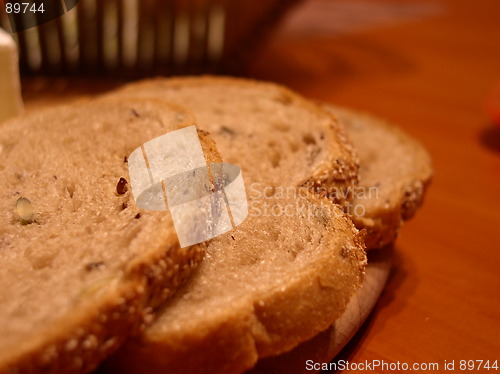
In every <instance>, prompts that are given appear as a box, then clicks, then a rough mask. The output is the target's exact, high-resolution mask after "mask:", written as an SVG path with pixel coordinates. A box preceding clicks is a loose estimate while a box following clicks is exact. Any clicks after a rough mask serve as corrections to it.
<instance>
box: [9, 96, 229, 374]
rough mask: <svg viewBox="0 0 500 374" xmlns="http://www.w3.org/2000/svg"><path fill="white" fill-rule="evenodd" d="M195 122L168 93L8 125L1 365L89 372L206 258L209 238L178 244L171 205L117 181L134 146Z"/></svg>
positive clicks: (211, 154) (212, 153) (211, 156)
mask: <svg viewBox="0 0 500 374" xmlns="http://www.w3.org/2000/svg"><path fill="white" fill-rule="evenodd" d="M193 123H194V120H193V118H192V117H191V116H190V114H189V113H187V112H185V111H184V110H183V109H181V108H178V107H175V106H172V105H169V104H166V103H164V102H162V101H158V100H157V101H154V100H147V101H146V100H143V99H138V98H119V99H115V98H106V99H98V100H93V101H90V102H88V103H80V104H77V105H75V106H65V107H58V108H55V109H50V110H46V111H41V112H37V113H34V114H31V115H26V116H23V117H20V118H18V119H15V120H11V121H9V122H7V123H5V124H3V125H2V131H1V132H0V191H1V197H0V284H1V285H2V288H1V290H0V372H2V373H40V372H44V373H61V372H64V373H66V372H67V373H70V372H88V371H90V370H91V369H93V368H94V367H95V366H97V364H98V363H99V362H100V361H101V360H102V359H103V358H105V357H106V356H108V355H109V354H110V353H111V352H113V351H114V350H115V349H116V348H117V347H118V346H119V345H120V344H121V343H122V342H123V341H124V339H125V338H126V337H127V336H128V335H130V334H132V333H135V332H137V331H138V330H139V328H140V325H141V324H143V322H144V319H146V320H147V319H148V318H150V317H151V315H150V314H149V310H150V308H151V307H155V306H157V305H158V304H159V303H161V302H163V301H164V300H165V299H166V298H167V297H168V296H169V295H170V294H171V293H172V292H173V290H174V289H175V288H176V287H177V286H178V285H179V284H180V283H181V282H182V280H183V279H184V278H186V277H187V276H188V275H189V274H190V272H191V271H192V269H193V268H194V267H195V265H196V264H197V263H199V261H200V260H201V258H202V255H203V253H204V246H203V245H197V246H193V247H188V248H182V249H181V248H179V244H178V241H177V238H176V235H175V231H174V228H173V223H172V220H171V218H170V217H169V215H168V214H166V213H165V212H154V211H142V210H139V209H138V208H137V207H136V206H135V204H134V203H133V198H132V195H131V189H130V185H127V184H126V183H125V182H123V180H122V181H121V182H120V183H119V181H120V180H121V179H122V178H124V179H125V180H129V176H128V169H127V163H126V162H127V158H126V157H127V156H128V155H129V154H130V153H131V152H132V151H133V150H134V149H136V148H137V147H139V146H141V145H142V144H143V143H144V142H146V141H148V140H151V139H153V138H155V137H158V136H160V135H163V134H165V133H167V132H169V131H172V130H175V129H178V128H182V127H185V126H190V125H192V124H193ZM199 135H200V138H201V142H202V144H203V148H204V151H205V152H206V153H205V157H206V159H207V161H209V162H220V156H219V154H218V153H217V151H216V149H215V145H214V143H213V141H212V140H211V139H210V138H209V137H208V135H207V134H206V133H199ZM127 187H128V188H127Z"/></svg>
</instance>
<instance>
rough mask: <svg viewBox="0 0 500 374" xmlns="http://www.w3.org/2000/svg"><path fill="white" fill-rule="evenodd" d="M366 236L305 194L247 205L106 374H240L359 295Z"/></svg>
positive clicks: (309, 333)
mask: <svg viewBox="0 0 500 374" xmlns="http://www.w3.org/2000/svg"><path fill="white" fill-rule="evenodd" d="M365 264H366V257H365V253H364V250H363V235H362V234H361V233H359V232H358V231H357V230H356V229H355V228H354V226H353V225H352V222H351V221H350V220H349V218H348V217H347V216H346V215H345V214H344V213H343V212H342V210H341V209H340V207H338V206H336V205H334V204H332V203H331V201H330V200H328V199H326V198H324V197H321V196H317V195H312V194H311V193H310V192H308V191H307V190H306V189H301V190H298V193H297V195H295V196H287V197H285V196H283V197H280V198H278V197H272V198H265V197H260V198H254V199H251V201H250V214H249V216H248V218H247V219H246V220H245V221H244V222H243V223H242V224H241V225H240V226H238V227H237V228H236V229H235V230H233V231H231V232H229V233H227V234H224V235H222V236H219V237H217V238H214V239H212V240H211V241H210V242H209V245H208V249H207V254H206V257H205V259H204V261H203V262H202V264H201V265H200V267H199V268H198V269H197V270H196V271H195V273H194V275H193V277H192V278H190V280H189V282H188V283H187V284H186V285H185V286H184V287H183V288H181V289H180V290H179V291H178V292H177V293H176V295H175V296H174V298H173V299H171V300H170V301H168V302H167V303H166V305H164V307H163V308H162V309H161V310H160V312H159V315H158V317H157V319H156V320H155V321H154V322H153V324H152V325H151V326H150V327H149V328H147V329H146V330H145V331H144V333H143V334H142V335H141V336H139V337H138V338H134V339H129V340H128V341H127V342H126V343H125V345H124V346H123V347H122V348H121V349H120V350H119V351H118V352H117V354H116V355H114V356H113V357H111V358H110V361H109V362H108V364H107V368H106V369H107V372H124V373H218V374H221V373H238V372H242V371H244V370H246V369H249V368H251V367H252V366H253V365H254V364H255V363H256V362H257V359H258V358H260V357H267V356H272V355H277V354H280V353H282V352H284V351H287V350H289V349H291V348H293V347H294V346H296V345H297V344H299V343H300V342H302V341H305V340H307V339H309V338H311V337H313V336H314V335H316V334H317V333H319V332H320V331H322V330H324V329H325V328H327V327H328V326H329V325H331V324H332V323H333V321H335V319H337V318H338V317H339V316H340V315H341V314H342V312H343V311H344V309H345V307H346V305H347V303H348V301H349V299H350V297H351V296H352V295H353V294H354V292H355V291H356V290H357V289H358V288H359V286H360V284H361V282H362V278H363V272H364V266H365Z"/></svg>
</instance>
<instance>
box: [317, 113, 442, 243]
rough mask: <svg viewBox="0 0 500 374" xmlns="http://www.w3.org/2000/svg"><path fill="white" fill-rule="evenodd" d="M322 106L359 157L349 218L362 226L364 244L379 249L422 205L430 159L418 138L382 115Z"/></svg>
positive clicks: (430, 173) (429, 169) (430, 170)
mask: <svg viewBox="0 0 500 374" xmlns="http://www.w3.org/2000/svg"><path fill="white" fill-rule="evenodd" d="M325 107H326V108H327V109H328V110H330V111H331V112H332V113H333V114H335V115H336V116H338V118H339V120H340V122H341V123H342V124H343V125H344V126H345V128H346V130H347V133H348V136H349V138H350V140H351V141H352V143H353V145H354V147H355V149H356V150H357V152H358V155H359V158H360V169H359V179H360V185H359V186H358V187H357V188H355V191H357V192H356V193H355V194H354V196H353V200H352V202H351V204H352V205H351V212H350V213H351V214H352V219H353V221H354V223H355V224H356V226H357V227H358V228H359V229H363V228H364V229H366V230H367V237H366V247H367V249H371V248H382V247H383V246H386V245H388V244H390V243H392V242H394V241H395V240H396V237H397V235H398V232H399V229H400V228H401V226H402V225H403V223H404V221H406V220H408V219H410V218H411V217H413V215H414V214H415V212H416V211H417V209H418V208H419V207H420V205H421V204H422V201H423V198H424V194H425V191H426V189H427V187H428V186H429V184H430V181H431V178H432V174H433V171H432V162H431V158H430V156H429V154H428V153H427V151H426V150H425V148H424V147H423V146H422V145H421V144H420V143H419V142H418V141H416V140H415V139H413V138H412V137H411V136H410V135H408V134H406V133H405V132H404V131H403V130H401V129H400V128H398V127H396V126H393V125H391V124H389V123H387V122H386V121H384V120H382V119H379V118H377V117H374V116H371V115H368V114H365V113H360V112H356V111H354V110H349V109H346V108H341V107H338V106H329V105H325ZM357 208H359V209H357Z"/></svg>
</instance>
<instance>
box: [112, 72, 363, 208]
mask: <svg viewBox="0 0 500 374" xmlns="http://www.w3.org/2000/svg"><path fill="white" fill-rule="evenodd" d="M120 92H124V93H127V94H128V93H132V94H134V95H141V96H146V97H155V98H161V99H165V100H168V101H170V102H172V103H174V104H178V105H182V106H184V107H186V108H187V109H189V110H190V111H191V112H192V113H193V114H194V115H195V116H196V119H197V121H198V123H199V125H200V127H202V128H204V129H206V130H208V131H210V132H211V133H212V136H213V137H214V139H215V141H216V142H217V146H218V148H219V149H220V151H221V153H222V155H223V157H224V160H225V162H230V163H234V164H237V165H239V166H240V167H241V169H242V171H243V176H244V177H245V178H249V179H251V180H252V181H253V182H254V183H255V184H260V185H261V187H267V188H268V191H269V193H272V189H273V188H279V187H288V186H299V185H304V186H308V187H319V186H321V187H322V188H333V191H331V193H329V196H330V197H332V200H333V201H335V202H339V203H342V202H343V201H344V200H345V199H346V196H344V192H345V191H346V190H348V189H349V188H351V187H352V186H354V185H356V183H357V170H358V165H357V158H356V157H355V155H354V152H353V149H352V147H351V146H350V144H349V142H348V141H347V140H346V138H345V136H344V133H343V132H342V130H341V128H340V126H339V125H338V123H337V121H336V120H335V118H333V117H332V116H331V115H329V114H328V113H327V112H326V111H324V110H323V109H322V108H320V107H319V106H317V105H315V104H313V103H311V102H309V101H308V100H306V99H304V98H303V97H301V96H299V95H297V94H295V93H293V92H291V91H290V90H288V89H286V88H284V87H281V86H278V85H276V84H273V83H265V82H257V81H252V80H245V79H236V78H225V77H210V76H206V77H187V78H173V79H172V78H170V79H164V78H158V79H153V80H147V81H141V82H139V83H133V84H130V85H128V86H125V87H124V88H122V89H121V90H120ZM115 94H116V93H113V95H115Z"/></svg>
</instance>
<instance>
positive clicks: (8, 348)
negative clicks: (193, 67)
mask: <svg viewBox="0 0 500 374" xmlns="http://www.w3.org/2000/svg"><path fill="white" fill-rule="evenodd" d="M337 115H338V118H337ZM193 124H195V125H196V126H197V128H198V131H199V137H200V140H201V143H202V148H203V150H204V153H205V158H206V160H207V162H208V163H210V162H221V160H223V161H224V162H229V163H233V164H235V165H238V166H239V167H240V168H241V170H242V174H243V179H244V181H245V186H246V190H247V196H248V206H249V215H248V217H247V219H246V220H245V221H244V222H243V223H242V224H241V225H240V226H238V227H237V228H235V229H234V230H232V231H230V232H228V233H226V234H223V235H221V236H219V237H216V238H213V239H211V240H209V241H207V242H204V243H201V244H199V245H195V246H192V247H188V248H180V246H179V244H178V242H177V240H176V237H175V230H174V228H173V224H172V219H171V217H170V216H169V214H168V213H165V212H151V211H146V210H142V209H139V208H137V207H136V205H135V204H134V200H133V197H132V195H131V191H130V188H127V185H128V184H127V183H128V181H129V175H128V171H127V165H126V161H127V159H126V156H127V155H129V154H130V152H131V151H132V150H134V149H136V148H137V147H140V146H141V145H142V144H143V143H145V142H146V141H148V140H151V139H153V138H155V137H157V136H160V135H162V134H164V133H167V132H169V131H172V130H175V129H179V128H182V127H186V126H190V125H193ZM374 142H376V143H378V144H380V143H381V142H384V143H387V144H388V146H387V147H383V149H381V148H380V147H376V146H373V143H374ZM0 155H1V156H2V158H1V159H0V174H1V179H0V184H1V185H2V187H3V188H2V191H3V192H2V194H3V195H2V198H1V200H0V204H1V205H2V208H3V209H2V212H1V213H0V220H2V226H0V262H1V264H2V266H1V267H0V280H1V281H2V285H5V286H4V287H3V289H2V291H1V293H2V294H3V295H2V298H1V299H0V313H3V316H2V317H3V318H2V319H1V321H2V322H0V332H1V334H0V348H1V349H0V372H7V373H9V372H12V373H22V372H41V371H43V372H53V373H58V372H89V371H91V370H93V369H95V368H96V367H97V365H98V364H99V363H100V362H102V361H103V360H104V359H105V358H108V359H107V360H106V362H105V363H104V365H103V366H102V367H101V368H100V370H101V371H103V372H128V373H164V372H172V373H239V372H244V371H246V370H249V369H251V368H252V367H254V366H255V365H256V363H257V362H258V361H259V360H261V362H263V361H262V360H263V359H264V358H266V357H267V359H266V360H269V357H276V356H278V357H280V355H283V354H285V353H286V352H293V350H294V349H298V348H297V347H298V346H300V345H301V344H304V343H305V342H306V341H308V340H310V339H313V338H314V337H315V336H318V334H321V333H322V332H323V333H324V331H325V330H326V329H328V328H329V327H330V326H332V325H334V324H335V323H336V322H337V323H339V321H342V320H346V313H347V314H349V313H350V312H349V310H350V309H349V308H348V306H349V305H352V304H353V300H354V299H355V298H358V299H359V298H360V297H362V295H363V293H362V291H363V288H362V284H363V281H364V275H365V268H366V262H367V261H366V253H365V248H366V249H375V248H381V247H383V246H386V245H389V244H390V243H392V242H393V241H394V240H395V237H396V234H397V231H398V230H399V228H400V226H401V223H402V222H403V221H404V220H405V219H407V218H409V217H411V216H412V215H413V214H414V212H415V210H416V209H417V208H418V206H419V204H420V203H421V201H422V197H423V194H424V191H425V189H426V187H427V185H428V183H429V181H430V178H431V175H432V170H431V166H430V159H429V157H428V155H427V153H426V152H425V150H423V148H422V147H421V146H420V145H419V144H418V143H417V142H415V141H414V140H413V139H411V138H410V137H409V136H407V135H406V134H404V133H403V132H401V131H400V130H397V129H395V128H393V127H390V126H389V125H386V124H385V123H383V122H382V121H380V120H377V119H374V118H372V117H369V116H366V115H361V114H358V113H355V112H351V111H348V110H345V109H339V108H333V107H325V106H323V105H318V104H315V103H312V102H310V101H309V100H306V99H305V98H303V97H301V96H300V95H298V94H295V93H293V92H291V91H289V90H288V89H286V88H283V87H281V86H278V85H275V84H270V83H262V82H255V81H248V80H242V79H234V78H216V77H199V78H175V79H156V80H151V81H145V82H139V83H135V84H131V85H129V86H125V87H124V88H122V89H120V90H119V91H117V92H112V93H110V94H108V95H106V96H105V97H101V98H97V99H94V100H91V101H89V102H85V103H81V104H77V105H73V106H71V107H60V108H54V109H50V110H47V111H44V112H40V113H36V114H32V115H30V116H24V117H21V118H18V119H15V120H12V121H10V122H8V123H6V124H4V125H2V132H1V133H0ZM360 161H361V162H360ZM123 186H125V187H123ZM370 187H376V188H378V189H379V190H380V192H379V193H378V194H377V195H376V196H371V195H370V196H368V198H367V197H366V196H364V197H361V196H360V195H358V193H357V192H358V191H359V189H360V188H361V189H369V188H370ZM20 199H21V200H20ZM26 200H28V203H27V204H28V208H30V209H32V212H31V211H30V209H28V211H29V213H30V214H29V217H28V216H27V215H28V214H27V213H26V209H21V208H20V203H19V201H21V202H22V203H23V205H22V206H23V207H25V204H26ZM16 203H17V205H18V206H17V208H16ZM353 206H362V208H363V209H362V211H363V214H359V210H358V211H357V213H358V214H356V213H353V212H352V211H351V210H350V208H351V207H353ZM365 239H366V243H367V244H366V246H365ZM385 251H386V252H389V251H388V250H387V249H385ZM369 265H370V264H369ZM369 265H368V266H369ZM190 273H192V274H191V275H190ZM189 275H190V276H189ZM186 278H188V279H187V281H184V280H185V279H186ZM382 278H383V277H382ZM382 278H380V279H382ZM183 281H184V282H183ZM365 282H366V281H365ZM382 283H383V282H382V281H381V282H380V284H382ZM363 287H364V288H366V287H365V286H363ZM360 288H361V291H360ZM377 295H378V294H377ZM371 299H373V300H375V299H376V296H371ZM365 304H366V303H365ZM368 304H370V303H368ZM371 305H373V303H371V304H370V305H369V306H368V307H365V310H369V308H370V306H371ZM346 308H347V310H346ZM359 323H361V322H360V321H356V323H352V322H351V323H347V324H348V325H349V324H350V325H353V326H352V328H350V329H349V328H348V329H347V330H349V331H354V330H355V327H357V326H358V325H359ZM354 325H356V326H354ZM347 335H348V334H347ZM347 335H346V336H347ZM345 340H346V339H344V342H343V343H339V345H341V344H344V343H345ZM288 354H290V353H288ZM330 358H331V357H330ZM258 367H259V366H257V368H258ZM263 370H264V369H263Z"/></svg>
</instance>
